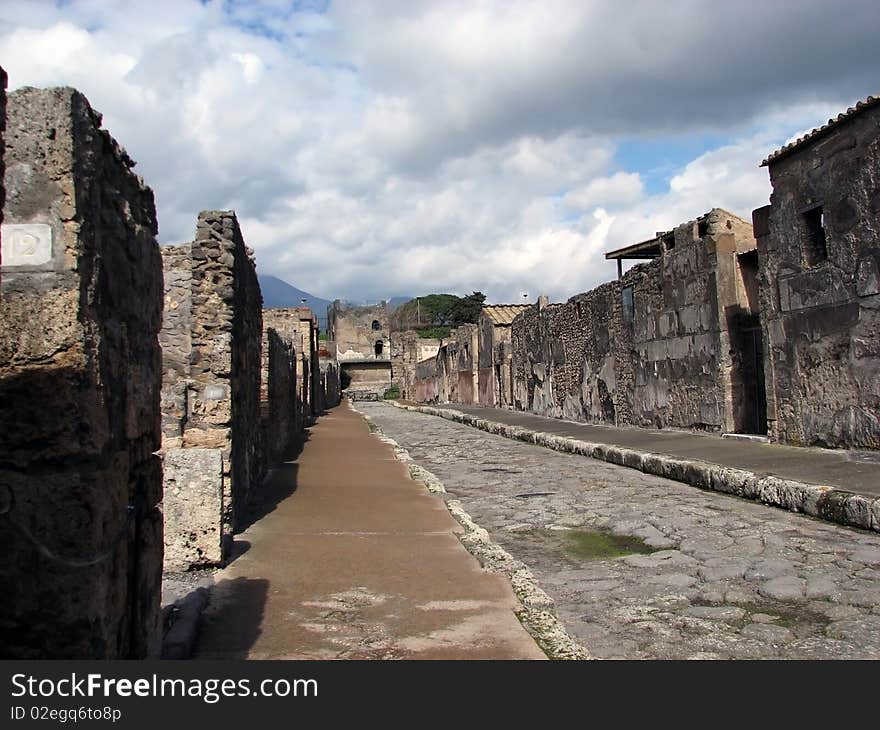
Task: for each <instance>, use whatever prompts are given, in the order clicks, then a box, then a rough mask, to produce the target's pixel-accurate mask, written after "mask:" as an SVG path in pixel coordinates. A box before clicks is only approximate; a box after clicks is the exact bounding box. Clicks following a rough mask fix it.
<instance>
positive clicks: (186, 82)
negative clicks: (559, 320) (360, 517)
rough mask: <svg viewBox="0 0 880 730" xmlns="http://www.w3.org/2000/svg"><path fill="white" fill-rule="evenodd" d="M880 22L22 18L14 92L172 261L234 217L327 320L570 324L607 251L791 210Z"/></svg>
mask: <svg viewBox="0 0 880 730" xmlns="http://www.w3.org/2000/svg"><path fill="white" fill-rule="evenodd" d="M878 36H880V12H878V11H877V4H876V0H865V1H864V2H862V1H861V0H838V1H837V2H831V0H737V1H736V2H721V1H720V0H662V1H660V0H626V1H625V2H624V1H623V0H559V1H557V0H541V1H540V2H536V1H534V0H529V1H528V2H520V1H519V0H498V1H497V2H496V1H495V0H468V1H465V2H457V1H455V0H449V1H444V2H427V1H424V2H423V1H417V2H413V1H412V0H399V1H398V0H388V1H384V0H383V1H379V0H376V1H373V0H352V1H351V2H318V1H317V0H316V1H315V2H307V1H304V2H296V3H292V2H282V1H281V0H262V1H259V2H247V1H245V0H226V1H225V2H224V1H222V0H202V1H199V0H149V1H147V0H144V1H143V2H135V1H134V0H131V1H128V2H126V1H124V0H63V1H62V0H58V1H57V2H52V1H51V0H21V1H20V2H17V1H15V0H0V65H2V66H3V67H4V68H6V70H7V72H8V73H9V76H10V88H16V87H18V86H23V85H32V86H50V85H62V84H63V85H70V86H75V87H77V88H78V89H80V90H81V91H83V92H84V93H85V94H86V95H87V96H88V98H89V100H90V101H91V103H92V105H93V106H94V107H95V108H96V109H98V110H99V111H101V112H103V114H104V124H105V126H106V127H107V128H108V129H109V130H110V131H111V133H112V134H113V135H114V136H115V137H116V138H117V139H118V140H119V141H120V142H121V143H122V144H123V145H124V146H125V147H126V148H127V149H128V151H129V153H130V154H131V155H132V157H134V159H136V160H137V161H138V166H137V168H136V169H137V171H138V172H139V173H140V174H141V175H142V176H143V177H144V178H145V180H146V181H147V183H148V184H149V185H150V186H151V187H152V188H153V190H154V191H155V193H156V201H157V205H158V210H159V225H160V240H161V241H162V242H166V243H172V242H180V241H183V240H188V239H190V238H191V237H192V235H193V231H194V228H195V220H196V216H197V214H198V211H199V210H202V209H217V208H232V209H234V210H235V211H236V212H237V214H238V217H239V220H240V221H241V224H242V229H243V231H244V235H245V238H246V240H247V242H248V243H249V244H250V245H251V246H252V247H253V248H254V249H255V250H256V252H257V265H258V269H259V270H260V272H261V273H263V274H273V275H275V276H278V277H280V278H283V279H285V280H287V281H288V282H290V283H292V284H294V285H296V286H298V287H300V288H302V289H306V290H308V291H310V292H312V293H314V294H316V295H319V296H323V297H326V298H331V299H332V298H336V297H340V298H348V299H352V300H366V299H378V298H383V297H388V296H393V295H400V294H405V295H417V294H424V293H428V292H431V291H450V292H456V293H459V294H466V293H469V292H470V291H472V290H475V289H478V290H481V291H483V292H485V293H487V294H488V296H489V299H490V301H495V302H505V301H521V300H522V293H523V292H528V293H529V295H530V299H534V298H535V297H536V296H537V295H538V294H541V293H544V294H548V295H549V296H550V297H551V298H552V299H554V300H560V299H564V298H566V297H568V296H570V295H572V294H574V293H577V292H580V291H584V290H586V289H589V288H591V287H592V286H594V285H596V284H597V283H599V282H601V281H605V280H608V279H611V278H613V277H614V276H615V269H614V265H613V262H606V261H605V260H604V258H603V256H602V253H603V252H604V251H607V250H609V249H611V248H615V247H618V246H623V245H626V244H628V243H633V242H636V241H639V240H642V239H644V238H647V237H649V236H651V235H653V234H654V232H655V231H659V230H667V229H669V228H672V227H674V226H675V225H677V224H678V223H680V222H682V221H686V220H690V219H693V218H695V217H696V216H698V215H700V214H701V213H703V212H705V211H707V210H708V209H710V208H711V207H713V206H720V207H724V208H727V209H729V210H731V211H733V212H734V213H737V214H739V215H741V216H743V217H746V218H747V219H749V218H750V214H751V210H752V209H753V208H756V207H758V206H760V205H763V204H765V203H766V202H767V199H768V195H769V184H768V179H767V172H766V169H761V168H759V167H758V165H759V163H760V162H761V160H762V159H763V158H764V157H765V156H766V155H767V154H768V153H769V152H770V151H772V150H773V149H774V148H776V147H778V146H780V145H781V144H783V143H784V142H786V141H787V140H789V139H790V138H792V137H793V136H795V135H798V134H800V133H803V132H804V131H806V130H808V129H810V128H812V127H814V126H817V125H819V124H821V123H823V122H824V121H825V120H827V119H828V117H829V116H832V115H836V114H837V113H839V112H840V111H843V110H844V109H845V108H846V107H847V106H849V105H851V104H852V103H854V102H855V101H856V100H858V99H860V98H863V97H865V96H867V95H868V94H871V93H876V92H877V91H878V86H880V82H878V79H880V53H878V51H877V38H878Z"/></svg>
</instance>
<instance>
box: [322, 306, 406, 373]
mask: <svg viewBox="0 0 880 730" xmlns="http://www.w3.org/2000/svg"><path fill="white" fill-rule="evenodd" d="M327 322H328V327H329V331H330V339H331V340H333V341H335V342H336V348H337V359H338V361H339V362H346V361H349V360H351V361H361V360H390V358H391V345H390V342H391V330H390V326H389V323H388V307H387V306H386V304H385V302H382V304H380V305H377V306H374V307H353V306H348V305H346V304H343V303H342V302H341V301H339V300H338V299H337V300H336V301H335V302H333V304H332V305H330V307H329V308H328V310H327ZM377 343H381V350H382V351H381V353H379V354H377V353H376V345H377Z"/></svg>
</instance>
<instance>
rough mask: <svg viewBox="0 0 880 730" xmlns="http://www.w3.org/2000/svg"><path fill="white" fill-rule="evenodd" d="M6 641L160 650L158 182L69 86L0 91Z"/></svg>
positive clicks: (121, 653) (36, 652)
mask: <svg viewBox="0 0 880 730" xmlns="http://www.w3.org/2000/svg"><path fill="white" fill-rule="evenodd" d="M6 141H7V147H6V174H5V188H6V194H7V200H6V206H5V210H4V216H5V220H4V225H3V278H2V298H3V303H2V306H0V454H2V455H3V456H2V465H0V595H2V596H4V597H5V599H6V600H4V601H2V602H0V647H2V649H0V652H2V654H3V656H5V657H21V658H24V657H28V658H100V659H111V658H136V657H145V656H156V655H158V651H159V644H160V641H161V636H160V620H159V615H160V614H159V604H160V593H161V576H162V515H161V511H160V509H159V503H160V501H161V499H162V475H161V464H160V461H159V458H158V457H157V456H156V454H155V452H156V450H157V449H158V448H159V440H160V417H159V385H160V377H161V376H160V351H159V343H158V339H157V334H158V332H159V328H160V325H161V318H162V265H161V260H160V256H159V247H158V245H157V243H156V233H157V224H156V211H155V206H154V202H153V193H152V191H151V190H150V189H149V188H148V187H146V186H145V185H144V183H143V181H142V180H141V179H140V178H139V177H138V176H137V175H135V174H134V173H133V172H132V167H133V166H134V162H133V161H132V160H131V158H129V157H128V155H127V154H126V152H125V151H124V150H123V149H122V148H121V147H120V146H119V145H118V144H117V143H116V141H115V140H114V139H113V138H112V137H111V136H110V134H109V133H108V132H106V131H105V130H103V129H101V115H100V114H98V113H97V112H95V111H93V110H92V108H91V107H90V106H89V103H88V101H87V99H86V98H85V97H84V96H83V95H82V94H80V93H79V92H77V91H75V90H74V89H70V88H58V89H33V88H24V89H21V90H19V91H16V92H14V93H13V94H11V95H10V96H9V99H8V122H7V130H6Z"/></svg>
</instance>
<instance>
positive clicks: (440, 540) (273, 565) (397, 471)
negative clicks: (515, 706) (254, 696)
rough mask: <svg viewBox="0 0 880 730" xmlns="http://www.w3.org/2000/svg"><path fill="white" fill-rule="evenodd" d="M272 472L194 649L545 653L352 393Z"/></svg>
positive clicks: (268, 654)
mask: <svg viewBox="0 0 880 730" xmlns="http://www.w3.org/2000/svg"><path fill="white" fill-rule="evenodd" d="M270 478H271V479H272V487H273V489H272V490H271V492H272V494H273V498H272V499H270V500H269V501H268V502H267V503H266V504H265V505H264V509H263V510H262V512H263V514H262V516H259V518H258V519H256V521H255V522H254V523H253V524H252V525H251V526H250V527H249V528H248V529H247V530H245V531H244V532H243V533H241V534H239V535H236V548H237V550H234V551H233V552H238V553H239V557H238V558H236V559H235V560H234V561H233V562H232V563H231V564H230V565H229V566H228V567H226V568H225V569H223V570H222V571H220V572H219V574H218V575H217V576H216V578H215V584H214V585H213V586H212V588H211V600H210V605H209V606H208V608H207V610H206V611H205V614H204V615H203V622H202V629H201V633H200V636H199V638H198V641H197V644H196V648H195V657H196V658H202V659H226V658H228V659H233V658H255V659H334V658H338V659H397V658H403V659H544V658H546V657H545V655H544V653H543V652H542V651H541V650H540V649H539V648H538V646H537V644H536V643H535V641H534V640H533V639H532V637H531V636H530V635H529V634H528V633H527V632H526V630H525V629H524V628H523V626H522V625H521V624H520V622H519V621H518V620H517V616H516V613H515V612H516V611H517V610H519V609H520V608H521V606H520V603H519V601H518V600H517V599H516V596H515V595H514V593H513V590H512V588H511V586H510V583H509V582H508V580H507V578H506V577H505V576H504V575H502V574H500V573H492V572H488V571H486V570H484V569H482V568H481V567H480V564H479V563H478V562H477V560H476V559H475V558H474V557H472V556H471V554H470V553H469V552H468V551H467V550H466V549H465V548H464V546H463V545H462V544H461V542H459V540H458V538H457V537H456V534H457V533H459V532H461V530H462V528H461V527H460V526H459V524H458V522H456V521H455V519H453V517H452V516H451V515H450V513H449V511H448V510H447V508H446V505H445V504H444V502H443V500H442V498H440V497H439V496H436V495H434V494H430V493H429V492H428V490H427V489H426V488H425V486H424V485H423V484H422V483H419V482H415V481H413V480H412V479H411V478H410V476H409V471H408V469H407V467H406V466H405V465H404V464H403V463H401V462H400V461H399V460H398V459H397V458H396V457H395V453H394V450H393V449H392V448H391V447H390V446H388V445H387V444H385V443H382V442H381V441H379V439H377V438H375V437H374V436H372V435H371V434H370V429H369V427H368V424H367V421H366V420H365V419H364V418H363V417H361V416H360V415H358V414H356V413H355V412H354V411H352V410H351V408H350V407H349V406H348V405H347V404H343V405H341V406H339V407H337V408H334V409H333V410H331V411H329V412H328V413H327V414H326V415H325V416H322V417H321V418H320V419H319V420H318V423H317V424H316V425H315V426H313V427H312V428H310V429H309V436H308V440H307V441H306V443H305V445H304V447H303V449H302V452H301V454H300V455H299V457H298V458H297V459H296V460H295V461H294V460H291V461H289V462H287V463H285V464H284V465H283V466H282V467H281V468H279V469H277V470H276V471H275V472H273V474H272V475H271V477H270Z"/></svg>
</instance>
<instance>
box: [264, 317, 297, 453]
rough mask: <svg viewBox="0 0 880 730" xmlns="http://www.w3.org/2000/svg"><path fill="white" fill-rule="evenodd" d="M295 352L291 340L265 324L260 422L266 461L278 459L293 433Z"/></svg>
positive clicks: (295, 408) (295, 405) (294, 415)
mask: <svg viewBox="0 0 880 730" xmlns="http://www.w3.org/2000/svg"><path fill="white" fill-rule="evenodd" d="M295 357H296V354H295V352H294V350H293V343H292V342H291V341H290V340H288V339H286V338H283V337H282V336H281V335H280V334H279V333H278V332H277V331H276V330H274V329H272V328H271V327H268V328H266V329H265V334H264V337H263V363H264V365H263V391H262V393H261V396H262V402H261V404H260V406H261V414H260V415H261V424H262V431H263V444H264V447H265V449H266V452H265V458H266V459H268V461H269V462H270V463H271V462H275V461H278V460H279V459H280V458H281V457H282V456H283V455H284V452H285V451H286V450H287V448H288V447H289V446H290V445H291V444H292V443H293V440H294V438H295V437H296V431H295V426H296V411H297V402H296V401H297V398H296V362H295V360H294V358H295Z"/></svg>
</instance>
